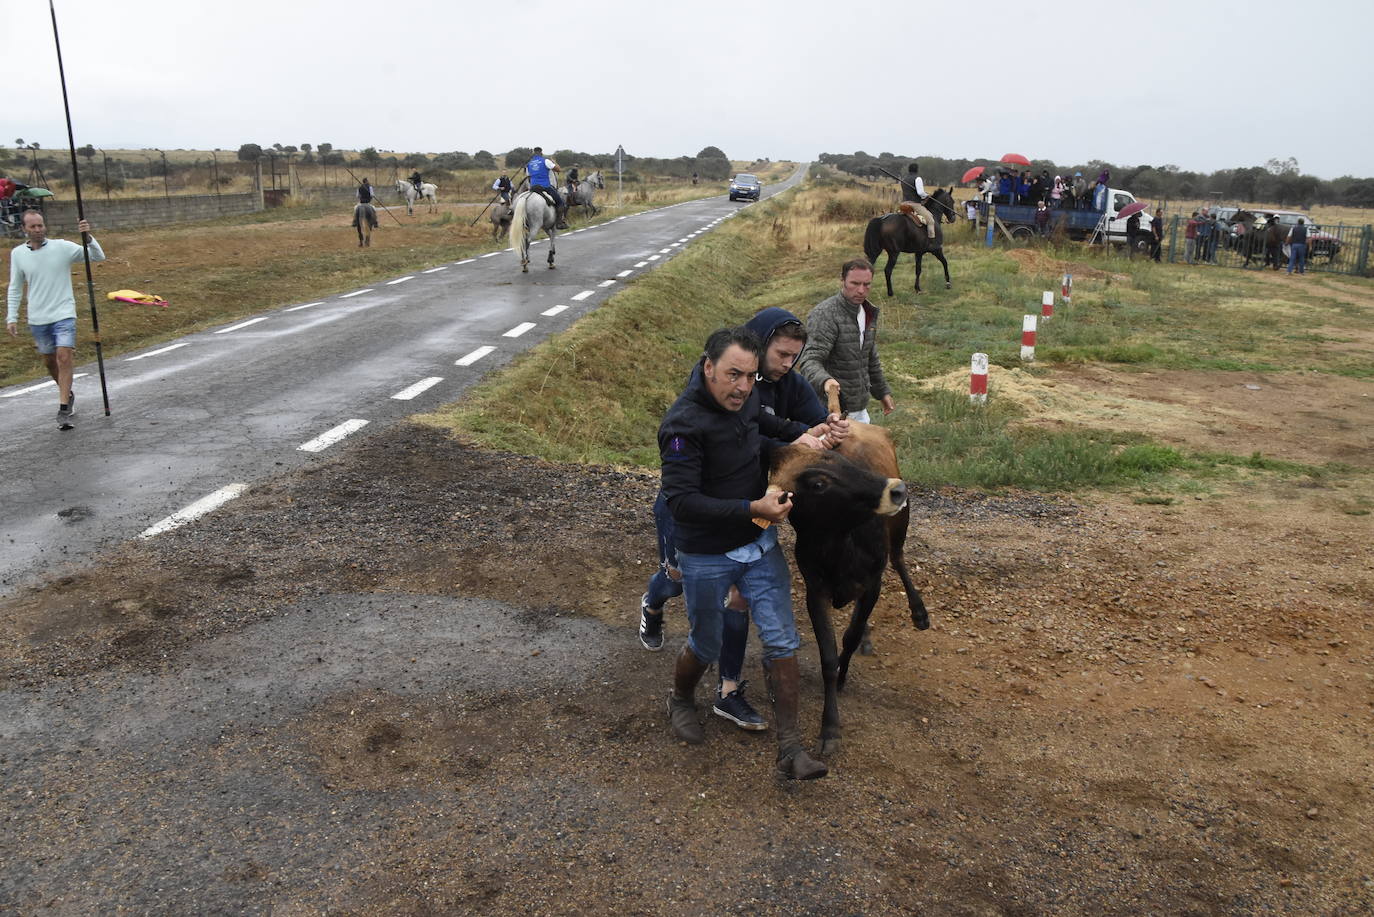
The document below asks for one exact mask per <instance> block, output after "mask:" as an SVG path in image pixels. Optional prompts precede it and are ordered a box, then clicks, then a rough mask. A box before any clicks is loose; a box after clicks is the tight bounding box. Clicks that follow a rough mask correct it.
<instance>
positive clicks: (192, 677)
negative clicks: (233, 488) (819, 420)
mask: <svg viewBox="0 0 1374 917" xmlns="http://www.w3.org/2000/svg"><path fill="white" fill-rule="evenodd" d="M654 488H655V480H654V478H653V477H652V476H648V475H643V474H637V473H627V472H623V471H617V470H612V469H605V468H581V467H569V466H557V465H552V464H548V463H543V462H538V461H535V460H531V459H528V458H522V457H518V456H511V455H506V454H500V453H493V452H489V451H483V450H478V449H474V448H470V447H468V446H465V445H463V444H461V443H457V442H454V441H452V440H449V439H446V438H444V437H443V436H441V435H440V434H438V433H436V432H434V431H432V430H429V429H427V428H424V427H420V426H412V425H401V426H399V427H397V428H394V429H393V430H391V431H388V432H385V433H381V434H378V435H376V436H373V437H371V438H369V439H367V440H365V441H364V442H361V443H359V444H357V445H355V446H353V447H352V448H350V449H347V450H345V451H342V452H340V454H339V455H338V456H337V457H336V458H334V459H332V460H329V461H325V462H322V463H321V464H319V465H317V466H312V467H311V468H310V469H308V470H305V471H302V472H300V473H297V474H294V475H291V476H287V477H283V478H281V479H279V480H277V481H274V482H270V483H267V484H264V485H262V486H261V487H259V488H258V489H256V490H255V491H254V492H252V493H251V494H250V495H248V496H247V497H245V498H243V499H242V500H240V501H238V502H237V505H233V506H231V507H228V508H226V509H225V510H223V511H221V512H219V513H217V514H215V515H213V516H211V517H209V518H207V519H204V520H202V521H200V522H198V523H196V524H195V525H193V526H190V527H187V528H186V529H182V530H178V531H176V532H173V533H171V534H169V535H167V536H164V537H161V538H158V539H155V540H154V541H152V542H148V543H139V544H129V545H123V546H117V547H114V548H113V549H112V550H111V551H110V553H109V555H108V558H107V561H106V562H105V563H104V564H102V565H101V566H99V567H98V568H91V569H83V570H73V571H68V572H67V573H66V574H65V575H63V576H62V577H60V578H58V579H55V580H54V581H53V582H51V583H49V584H47V585H46V587H44V588H42V589H37V590H32V591H29V592H25V593H22V594H19V595H15V596H12V597H9V598H8V599H6V600H4V601H3V602H2V603H0V650H3V653H2V654H0V666H3V672H4V675H5V677H6V690H5V691H4V693H3V694H0V768H3V772H4V775H5V781H4V787H3V790H0V795H3V800H4V815H3V816H0V857H3V860H4V862H3V866H2V868H0V877H3V878H2V879H0V910H3V911H6V912H19V913H64V914H65V913H83V912H94V911H100V912H109V911H120V910H127V911H136V912H177V913H184V912H204V913H217V912H246V913H257V912H269V911H270V912H280V913H292V914H296V913H301V914H307V913H319V912H324V911H330V912H338V913H369V914H371V913H382V914H390V913H395V914H411V913H436V912H448V913H452V912H473V913H499V914H504V913H519V914H529V913H540V914H544V913H549V914H555V913H599V912H610V911H616V912H622V913H629V914H641V913H642V914H649V913H665V912H673V913H708V912H709V913H718V912H730V913H734V912H749V913H784V912H785V913H802V914H827V915H830V914H859V913H938V914H1007V913H1010V914H1042V913H1043V914H1158V913H1169V914H1218V913H1221V914H1247V915H1248V914H1255V913H1315V914H1354V913H1367V912H1368V911H1369V910H1370V909H1371V908H1374V863H1372V862H1371V860H1372V859H1374V856H1372V855H1371V851H1370V845H1369V843H1368V838H1369V836H1370V832H1371V811H1374V810H1372V809H1371V805H1370V794H1371V790H1374V772H1372V770H1371V762H1374V755H1371V748H1370V744H1371V743H1370V720H1371V715H1372V714H1374V684H1372V681H1371V679H1374V646H1372V645H1371V626H1370V617H1369V609H1370V607H1371V604H1374V583H1372V581H1374V577H1371V569H1374V564H1372V563H1371V560H1370V555H1369V552H1368V548H1367V544H1368V533H1369V529H1368V517H1354V516H1342V515H1340V514H1333V513H1331V512H1330V511H1329V508H1323V506H1322V505H1321V501H1320V500H1312V499H1309V498H1310V497H1312V496H1313V495H1312V494H1310V493H1307V492H1303V491H1301V490H1299V489H1292V490H1284V489H1283V488H1278V489H1276V490H1270V491H1265V492H1263V493H1260V492H1256V493H1253V494H1251V495H1250V496H1249V497H1248V498H1247V499H1245V500H1240V499H1232V500H1215V501H1213V500H1197V501H1190V502H1188V503H1185V504H1183V505H1175V506H1137V505H1133V504H1130V503H1127V502H1125V501H1106V502H1102V503H1097V504H1075V503H1072V502H1067V501H1059V500H1052V499H1045V498H1042V497H1040V496H1037V495H1026V494H1020V495H1017V494H1013V495H1008V496H999V497H987V496H982V495H977V494H969V493H963V492H957V491H950V490H942V491H939V492H928V493H918V494H917V495H916V497H915V500H914V509H915V513H914V515H913V536H912V538H911V540H910V542H909V543H908V548H907V556H908V559H909V560H910V562H911V564H912V567H913V575H914V576H915V578H916V580H917V583H918V585H919V586H920V587H921V589H922V591H923V593H924V594H925V596H926V600H927V604H928V605H929V607H930V609H931V616H932V620H933V623H934V627H933V628H932V629H931V630H930V631H927V632H922V633H918V632H916V631H914V630H913V629H912V628H911V626H910V623H909V621H908V620H907V616H906V613H905V606H904V603H903V602H902V601H901V593H900V589H899V588H896V584H895V580H894V581H892V582H890V583H889V591H888V594H887V595H885V597H884V599H883V600H882V601H881V602H880V604H879V607H878V609H877V611H876V612H875V616H874V624H875V626H874V641H875V644H876V646H877V649H878V654H877V655H875V656H872V657H864V658H860V659H858V660H856V663H855V666H854V668H853V669H852V670H851V680H850V687H849V689H848V691H847V693H846V694H845V695H844V696H843V697H842V699H841V707H842V711H843V714H844V717H845V727H846V733H845V745H844V748H843V750H842V751H841V752H840V754H839V755H838V756H837V757H836V758H835V759H834V760H832V761H831V762H830V763H831V765H832V773H831V776H830V777H829V778H827V779H826V780H823V781H818V782H815V783H808V784H804V785H779V784H777V783H775V782H774V781H773V780H772V778H771V775H770V771H771V763H772V753H773V740H772V737H771V734H769V733H765V734H762V735H758V734H745V733H742V732H739V731H737V730H735V729H734V728H733V727H731V726H729V724H727V723H725V722H724V721H723V720H719V719H715V718H712V720H711V722H710V723H708V727H707V735H708V741H707V744H706V745H704V746H702V747H700V748H688V747H685V746H682V745H679V744H677V743H674V742H673V741H672V740H671V739H670V738H669V737H668V735H667V732H666V729H665V724H664V715H663V712H662V703H663V695H664V693H665V691H666V688H667V685H668V680H669V668H670V665H671V652H665V653H663V654H660V655H650V654H648V653H645V652H644V651H643V650H642V649H640V648H639V645H638V642H637V640H636V638H635V633H634V626H635V622H636V618H637V605H638V596H639V593H640V592H641V591H642V589H643V583H644V580H645V578H646V576H647V574H648V573H649V572H650V570H651V564H652V561H653V558H652V545H653V533H652V522H651V519H650V515H649V512H648V507H649V505H650V503H651V500H652V496H653V492H654ZM73 524H79V521H78V522H75V523H73ZM798 590H800V585H798ZM798 595H800V592H799V591H798ZM803 617H804V615H803ZM668 626H669V631H670V634H669V649H670V651H671V650H675V649H676V647H677V646H678V645H680V640H681V637H682V632H683V629H684V621H683V618H682V615H681V610H680V605H675V606H674V607H673V610H672V613H671V614H670V615H669V619H668ZM753 649H754V648H752V647H751V659H750V662H749V664H748V672H747V674H748V677H750V678H752V679H753V680H754V683H755V684H756V685H761V684H762V676H761V673H760V672H759V670H758V665H757V658H756V657H754V656H753V655H752V650H753ZM803 691H804V697H803V700H804V709H803V716H804V721H805V722H806V723H807V724H808V732H809V733H810V734H811V736H812V737H813V738H814V734H815V731H816V729H817V728H818V725H819V713H820V710H819V695H820V689H819V680H818V676H817V672H816V665H815V657H814V653H812V652H809V651H808V652H807V653H805V654H804V656H803ZM700 695H701V698H702V699H703V700H704V698H705V692H704V690H703V691H702V692H700ZM754 696H755V698H756V699H757V700H759V701H761V702H762V701H763V700H765V694H764V692H763V691H762V690H761V688H756V689H755V691H754Z"/></svg>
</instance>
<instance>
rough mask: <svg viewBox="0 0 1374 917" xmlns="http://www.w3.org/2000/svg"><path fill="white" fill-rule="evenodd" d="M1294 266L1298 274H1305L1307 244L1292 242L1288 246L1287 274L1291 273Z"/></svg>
mask: <svg viewBox="0 0 1374 917" xmlns="http://www.w3.org/2000/svg"><path fill="white" fill-rule="evenodd" d="M1294 266H1296V267H1297V269H1298V273H1299V274H1305V273H1307V243H1306V242H1294V243H1292V244H1291V245H1289V246H1288V273H1290V274H1291V273H1293V268H1294Z"/></svg>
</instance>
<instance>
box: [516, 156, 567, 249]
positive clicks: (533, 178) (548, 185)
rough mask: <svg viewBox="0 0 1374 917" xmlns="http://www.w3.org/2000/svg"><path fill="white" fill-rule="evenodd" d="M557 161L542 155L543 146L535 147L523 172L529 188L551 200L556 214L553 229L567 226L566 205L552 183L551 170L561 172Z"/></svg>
mask: <svg viewBox="0 0 1374 917" xmlns="http://www.w3.org/2000/svg"><path fill="white" fill-rule="evenodd" d="M562 171H563V170H562V169H561V168H560V167H559V165H558V163H556V162H554V161H553V160H552V159H548V158H546V157H545V156H544V148H543V147H535V148H534V155H532V156H530V161H529V162H527V163H525V174H526V175H528V176H529V179H530V190H531V191H538V192H540V193H541V194H545V195H547V196H548V197H549V198H550V199H552V200H553V206H554V212H555V213H556V214H557V218H558V222H557V224H556V225H555V226H554V228H555V229H567V228H568V219H567V217H568V205H567V203H566V202H565V201H564V200H563V196H562V195H561V194H559V193H558V188H556V187H555V186H554V183H553V175H552V174H551V173H553V172H562Z"/></svg>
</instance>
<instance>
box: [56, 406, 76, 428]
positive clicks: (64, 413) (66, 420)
mask: <svg viewBox="0 0 1374 917" xmlns="http://www.w3.org/2000/svg"><path fill="white" fill-rule="evenodd" d="M72 414H73V411H72V408H71V405H69V404H64V405H61V406H60V407H58V409H57V429H59V430H70V429H71V428H72V427H74V426H76V424H75V423H73V422H72Z"/></svg>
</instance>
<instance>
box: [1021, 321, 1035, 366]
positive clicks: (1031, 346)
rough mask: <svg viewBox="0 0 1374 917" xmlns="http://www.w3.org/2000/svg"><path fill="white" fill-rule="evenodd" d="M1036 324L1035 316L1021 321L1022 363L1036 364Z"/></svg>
mask: <svg viewBox="0 0 1374 917" xmlns="http://www.w3.org/2000/svg"><path fill="white" fill-rule="evenodd" d="M1035 323H1036V319H1035V316H1034V315H1027V316H1024V317H1023V318H1022V319H1021V362H1022V363H1033V362H1035Z"/></svg>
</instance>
